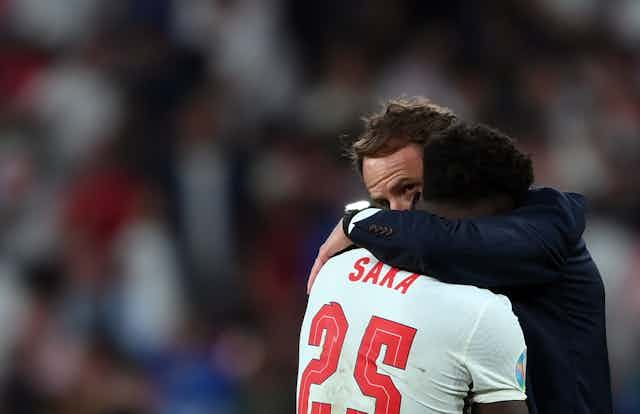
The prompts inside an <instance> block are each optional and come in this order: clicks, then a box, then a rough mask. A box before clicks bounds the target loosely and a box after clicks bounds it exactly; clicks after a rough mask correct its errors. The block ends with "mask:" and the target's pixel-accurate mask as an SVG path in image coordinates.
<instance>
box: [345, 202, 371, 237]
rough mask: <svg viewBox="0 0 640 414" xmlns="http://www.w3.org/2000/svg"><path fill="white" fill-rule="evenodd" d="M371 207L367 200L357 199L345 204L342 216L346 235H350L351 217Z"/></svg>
mask: <svg viewBox="0 0 640 414" xmlns="http://www.w3.org/2000/svg"><path fill="white" fill-rule="evenodd" d="M369 207H371V203H370V202H369V201H367V200H361V201H356V202H354V203H349V204H347V205H346V206H344V216H343V217H342V231H344V235H345V236H347V238H348V237H349V224H351V219H353V216H355V215H356V214H358V213H359V212H361V211H362V210H364V209H365V208H369Z"/></svg>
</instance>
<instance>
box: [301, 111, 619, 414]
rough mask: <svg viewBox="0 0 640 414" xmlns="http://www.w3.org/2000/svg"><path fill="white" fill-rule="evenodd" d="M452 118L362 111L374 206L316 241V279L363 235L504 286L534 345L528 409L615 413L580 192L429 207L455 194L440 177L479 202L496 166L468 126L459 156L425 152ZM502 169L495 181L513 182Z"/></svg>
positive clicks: (463, 280)
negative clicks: (451, 158)
mask: <svg viewBox="0 0 640 414" xmlns="http://www.w3.org/2000/svg"><path fill="white" fill-rule="evenodd" d="M456 122H457V120H456V117H455V115H453V114H452V113H451V112H449V111H448V110H446V109H444V108H441V107H438V106H436V105H433V104H431V103H430V102H428V101H426V100H421V99H415V100H411V101H406V100H395V101H391V102H389V103H388V104H387V105H386V107H385V108H384V110H383V111H382V112H380V113H378V114H374V115H373V116H371V117H369V118H367V120H366V122H365V131H364V133H363V134H362V135H361V136H360V137H359V139H358V140H356V141H355V142H354V143H353V144H352V146H351V153H352V157H353V160H354V162H355V165H356V167H357V168H358V171H359V172H360V174H361V175H362V178H363V181H364V184H365V186H366V187H367V190H368V192H369V194H370V196H371V200H372V202H373V203H374V205H376V207H378V208H365V209H362V210H359V211H358V210H356V211H350V212H348V213H347V214H346V215H345V217H344V218H343V220H341V222H340V223H338V226H336V228H335V229H334V231H333V232H332V234H331V235H330V236H329V239H328V240H327V242H325V244H324V245H323V246H322V247H321V248H320V251H319V255H318V259H317V260H316V263H315V265H314V268H313V269H312V273H311V276H310V280H309V288H311V286H312V284H313V282H314V279H315V277H316V276H317V274H318V271H319V270H320V268H321V267H322V265H323V264H324V263H325V262H326V261H327V260H328V259H329V258H330V257H331V256H332V255H333V254H335V253H337V252H338V251H340V250H342V249H344V248H345V247H347V246H350V245H351V244H356V245H357V246H359V247H362V248H365V249H367V250H368V251H369V252H371V253H372V254H373V255H374V256H375V257H376V258H377V259H379V260H380V261H382V262H384V263H385V264H387V265H389V266H392V267H394V268H398V269H404V270H407V271H409V272H414V273H416V274H424V275H428V276H430V277H433V278H435V279H438V280H440V281H442V282H446V283H452V284H461V285H473V286H477V287H481V288H486V289H490V290H492V291H493V292H495V293H500V294H503V295H505V296H507V297H508V298H509V299H510V301H511V304H512V307H513V312H514V313H515V315H517V317H518V320H519V322H520V325H521V326H522V330H523V332H524V338H525V340H526V343H527V350H528V369H527V375H526V392H527V405H528V407H529V411H530V412H531V413H532V414H536V413H540V414H560V413H562V414H564V413H573V414H587V413H593V414H609V413H611V412H612V408H611V386H610V375H609V364H608V353H607V344H606V331H605V305H604V287H603V284H602V279H601V277H600V274H599V272H598V269H597V267H596V265H595V263H594V262H593V260H592V259H591V256H590V254H589V252H588V250H587V247H586V245H585V243H584V241H583V239H582V233H583V231H584V228H585V211H584V210H585V206H584V204H585V203H584V199H583V197H582V196H580V195H577V194H573V193H561V192H558V191H556V190H553V189H549V188H542V189H535V190H528V191H527V192H525V193H523V194H522V196H521V197H520V198H519V199H516V200H511V199H509V198H504V197H503V198H502V200H501V203H502V204H501V205H500V212H499V213H498V214H493V213H492V211H490V210H489V209H487V208H486V207H483V206H478V207H475V208H474V211H473V212H472V214H470V215H469V214H456V209H457V207H456V206H451V208H450V209H449V210H448V213H449V214H442V213H441V212H439V211H438V210H436V209H433V203H432V201H430V200H436V201H438V200H439V199H446V196H447V195H448V194H450V193H451V191H455V188H447V187H443V186H441V185H440V183H442V182H450V181H451V180H452V181H453V182H454V183H456V186H465V188H468V189H470V190H469V191H470V194H469V195H468V196H469V199H472V198H473V196H474V194H475V191H483V190H484V189H485V188H484V187H483V186H486V183H485V184H483V182H484V181H485V180H486V177H485V176H484V173H483V171H484V170H485V169H486V168H491V166H489V165H485V164H483V163H484V162H486V160H483V159H479V158H477V157H476V155H475V154H474V152H473V150H472V148H473V147H474V146H473V145H471V144H473V143H474V142H475V141H474V140H475V138H473V134H471V135H470V136H467V137H466V138H465V139H460V140H459V145H457V146H455V147H449V148H448V149H447V151H455V152H456V157H457V159H458V161H459V162H457V163H451V164H443V162H442V160H446V159H447V157H448V155H447V156H444V155H443V153H442V151H433V152H430V151H428V149H429V145H431V144H430V140H431V138H432V137H433V136H434V135H435V134H438V133H441V132H442V130H443V128H444V129H447V128H448V127H450V125H452V124H454V123H456ZM482 128H484V127H482ZM491 131H492V132H491V134H493V135H494V136H495V137H496V139H495V140H491V139H490V140H488V141H491V142H495V143H498V142H504V139H503V137H505V136H504V134H501V133H500V132H498V131H495V130H491ZM435 145H437V143H436V144H435ZM491 151H494V152H495V151H498V152H499V151H500V148H499V147H498V148H494V149H492V150H491ZM432 155H433V156H432ZM449 155H451V154H449ZM503 161H504V160H503ZM496 164H499V165H503V163H502V162H501V161H500V160H496ZM436 166H437V168H436ZM496 168H498V167H496ZM503 168H504V174H505V175H504V176H500V174H499V173H498V175H497V176H498V177H499V179H497V181H496V182H495V183H492V185H504V183H509V182H511V180H510V179H509V177H508V174H509V168H508V165H507V164H505V165H503ZM470 171H473V173H470ZM443 177H446V178H447V179H448V180H444V181H443ZM502 179H504V181H503V184H500V183H499V182H498V181H501V180H502ZM499 188H501V187H499ZM423 194H424V197H423V196H422V195H423ZM496 195H499V192H497V194H496ZM423 198H424V200H425V201H426V202H425V204H424V206H422V207H423V208H420V209H415V208H414V207H416V205H417V204H418V203H420V202H421V200H422V199H423ZM498 198H500V197H498ZM466 213H468V212H466ZM381 306H384V305H383V304H382V305H381Z"/></svg>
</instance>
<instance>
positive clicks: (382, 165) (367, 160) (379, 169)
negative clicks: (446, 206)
mask: <svg viewBox="0 0 640 414" xmlns="http://www.w3.org/2000/svg"><path fill="white" fill-rule="evenodd" d="M362 176H363V179H364V183H365V186H366V187H367V189H368V190H369V191H371V189H372V188H375V187H376V186H378V185H379V183H380V182H382V181H386V180H389V179H393V178H395V177H399V178H418V177H419V178H422V146H421V145H418V144H409V145H406V146H404V147H402V148H400V149H398V150H396V151H395V152H393V153H391V154H388V155H385V156H381V157H364V159H363V163H362Z"/></svg>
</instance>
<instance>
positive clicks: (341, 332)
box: [298, 302, 416, 414]
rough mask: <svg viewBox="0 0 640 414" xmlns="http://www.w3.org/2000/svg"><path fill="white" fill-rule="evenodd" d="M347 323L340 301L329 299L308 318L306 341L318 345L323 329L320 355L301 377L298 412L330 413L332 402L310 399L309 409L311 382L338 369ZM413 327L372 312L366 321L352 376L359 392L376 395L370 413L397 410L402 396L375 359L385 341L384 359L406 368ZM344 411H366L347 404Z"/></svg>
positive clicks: (394, 412) (350, 413) (349, 413)
mask: <svg viewBox="0 0 640 414" xmlns="http://www.w3.org/2000/svg"><path fill="white" fill-rule="evenodd" d="M348 329H349V323H348V322H347V318H346V316H345V315H344V311H343V310H342V307H341V306H340V304H338V303H335V302H331V303H328V304H326V305H324V306H323V307H322V308H320V311H318V313H317V314H316V316H314V318H313V321H312V322H311V332H310V335H309V345H312V346H320V342H321V341H322V334H323V332H326V335H325V340H324V344H322V353H321V354H320V358H318V359H313V360H311V362H309V364H308V365H307V367H306V368H305V370H304V372H303V373H302V377H301V378H300V393H299V395H298V414H331V404H328V403H320V402H315V401H314V402H312V403H311V412H309V393H310V390H311V384H316V385H320V384H322V383H323V382H325V381H326V380H327V379H328V378H329V377H330V376H331V375H333V374H334V373H335V372H336V370H337V369H338V360H339V359H340V353H341V352H342V345H343V344H344V338H345V337H346V335H347V330H348ZM415 335H416V329H415V328H411V327H409V326H406V325H402V324H399V323H397V322H393V321H390V320H387V319H383V318H380V317H377V316H373V317H372V318H371V320H370V321H369V325H367V329H366V330H365V333H364V336H363V337H362V343H361V344H360V349H359V350H358V356H357V360H356V366H355V372H354V377H355V379H356V382H357V383H358V386H359V387H360V390H361V391H362V393H363V394H364V395H366V396H368V397H373V398H375V399H376V408H375V412H374V413H373V414H399V413H400V402H401V400H402V396H401V395H400V391H398V389H397V388H396V386H395V385H394V384H393V381H392V380H391V378H390V377H389V376H388V375H384V374H380V373H378V371H377V366H376V361H377V359H378V357H379V355H380V351H381V349H382V345H386V348H387V350H386V352H385V355H384V358H383V360H382V361H383V363H384V364H386V365H390V366H392V367H396V368H399V369H406V367H407V359H408V358H409V350H410V349H411V345H412V344H413V339H414V337H415ZM346 414H368V413H363V412H362V411H357V410H354V409H351V408H349V409H348V410H347V413H346Z"/></svg>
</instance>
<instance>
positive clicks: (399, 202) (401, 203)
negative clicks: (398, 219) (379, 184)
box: [389, 197, 413, 211]
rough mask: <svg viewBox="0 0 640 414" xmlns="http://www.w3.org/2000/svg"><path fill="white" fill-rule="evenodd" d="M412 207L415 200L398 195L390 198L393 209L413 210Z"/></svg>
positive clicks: (390, 206) (390, 205)
mask: <svg viewBox="0 0 640 414" xmlns="http://www.w3.org/2000/svg"><path fill="white" fill-rule="evenodd" d="M412 207H413V200H411V199H408V198H405V197H398V198H393V199H391V200H389V208H390V209H391V210H401V211H403V210H411V208H412Z"/></svg>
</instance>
